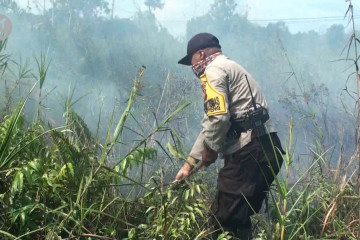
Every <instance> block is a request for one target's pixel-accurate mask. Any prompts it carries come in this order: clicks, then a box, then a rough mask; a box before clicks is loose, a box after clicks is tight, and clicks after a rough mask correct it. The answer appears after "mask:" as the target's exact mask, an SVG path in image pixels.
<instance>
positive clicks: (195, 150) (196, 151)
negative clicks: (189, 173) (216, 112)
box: [189, 115, 209, 164]
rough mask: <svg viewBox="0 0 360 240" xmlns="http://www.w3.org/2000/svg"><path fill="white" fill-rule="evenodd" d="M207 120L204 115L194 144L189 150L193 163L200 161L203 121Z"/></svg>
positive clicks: (202, 145)
mask: <svg viewBox="0 0 360 240" xmlns="http://www.w3.org/2000/svg"><path fill="white" fill-rule="evenodd" d="M207 121H209V119H208V117H207V116H206V115H205V116H204V118H203V120H202V129H201V132H200V133H199V135H198V137H197V139H196V141H195V143H194V146H193V147H192V149H191V151H190V154H189V155H190V157H192V158H194V159H195V163H196V164H197V163H198V162H199V161H201V153H202V151H203V150H204V140H205V129H204V125H205V123H206V122H207Z"/></svg>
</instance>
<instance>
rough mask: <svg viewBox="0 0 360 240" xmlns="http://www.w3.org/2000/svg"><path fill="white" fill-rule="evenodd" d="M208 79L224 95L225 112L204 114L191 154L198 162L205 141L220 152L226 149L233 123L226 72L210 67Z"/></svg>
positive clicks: (207, 72)
mask: <svg viewBox="0 0 360 240" xmlns="http://www.w3.org/2000/svg"><path fill="white" fill-rule="evenodd" d="M206 79H207V81H208V83H209V84H210V85H211V87H212V88H213V89H214V90H216V91H217V92H218V93H219V94H221V95H222V96H224V99H225V113H224V112H222V113H219V114H216V113H214V114H210V113H208V114H205V115H204V119H203V121H202V130H201V132H200V134H199V136H198V138H197V139H196V141H195V144H194V146H193V148H192V150H191V152H190V156H191V157H192V158H194V159H195V160H196V162H198V161H201V153H202V151H203V150H204V142H205V143H206V145H208V146H209V147H210V148H211V149H212V150H214V151H216V152H218V153H220V152H222V151H224V149H223V147H224V142H225V138H226V134H227V132H228V130H229V128H230V125H231V123H230V113H229V103H228V85H227V84H228V83H227V75H226V73H225V72H224V71H223V70H222V69H220V68H218V67H215V66H214V67H209V68H208V69H206ZM205 98H206V97H205V95H204V100H205ZM208 115H210V116H208Z"/></svg>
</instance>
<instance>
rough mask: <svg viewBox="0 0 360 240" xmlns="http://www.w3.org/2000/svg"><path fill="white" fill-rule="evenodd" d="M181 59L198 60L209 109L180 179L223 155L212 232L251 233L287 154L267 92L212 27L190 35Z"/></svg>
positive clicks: (246, 236) (191, 63) (246, 235)
mask: <svg viewBox="0 0 360 240" xmlns="http://www.w3.org/2000/svg"><path fill="white" fill-rule="evenodd" d="M178 63H179V64H183V65H187V66H192V69H193V72H194V74H195V75H196V76H197V77H198V78H199V79H200V80H201V85H202V90H203V97H204V111H205V115H204V119H203V121H202V131H201V132H200V134H199V136H198V138H197V140H196V141H195V144H194V146H193V148H192V150H191V152H190V154H189V157H188V159H187V162H186V163H185V164H184V166H183V167H182V168H181V169H180V171H179V173H178V174H177V176H176V180H181V179H184V178H186V177H188V176H189V174H190V172H191V171H192V170H193V168H194V166H195V165H197V166H199V168H201V167H202V166H206V167H207V166H209V165H210V164H212V163H214V162H215V160H216V159H217V158H218V156H219V155H222V156H223V157H224V161H225V164H224V167H223V168H222V169H221V170H220V172H219V176H218V186H217V190H218V191H217V194H216V197H215V200H214V202H213V204H212V207H211V211H212V214H211V217H210V219H209V223H210V227H212V228H213V230H214V233H213V234H212V236H211V238H212V239H217V236H218V235H219V234H220V233H221V232H222V230H221V229H223V230H224V231H228V232H232V233H233V234H234V235H235V236H236V237H238V238H240V239H241V240H248V239H251V231H252V229H251V220H250V216H251V215H253V214H254V211H255V212H256V213H257V212H259V211H260V208H261V206H262V202H263V200H264V199H265V197H266V193H267V191H268V190H269V186H270V185H271V183H272V182H273V180H274V178H275V177H276V176H275V175H276V174H277V173H278V172H279V170H280V168H281V165H282V162H283V160H282V154H284V151H283V150H282V147H281V143H280V140H279V138H278V136H277V133H276V130H275V128H274V127H273V126H272V125H271V123H270V119H269V118H270V117H269V114H268V106H267V103H266V100H265V96H264V94H263V93H262V92H261V89H260V87H259V86H258V84H257V83H256V82H255V80H254V79H253V78H252V77H251V75H250V74H249V73H248V72H247V71H246V70H245V69H244V68H242V67H241V66H240V65H239V64H237V63H236V62H234V61H231V60H230V59H229V58H227V57H226V56H224V55H223V54H222V51H221V46H220V44H219V40H218V39H217V38H216V37H215V36H213V35H211V34H209V33H200V34H197V35H195V36H194V37H193V38H192V39H190V41H189V42H188V47H187V55H186V56H185V57H184V58H183V59H181V60H180V61H179V62H178ZM199 162H200V164H199ZM270 166H271V168H272V169H273V172H272V171H271V169H270ZM249 204H250V205H251V206H249Z"/></svg>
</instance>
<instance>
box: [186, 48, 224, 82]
mask: <svg viewBox="0 0 360 240" xmlns="http://www.w3.org/2000/svg"><path fill="white" fill-rule="evenodd" d="M220 55H222V53H221V52H218V53H214V54H212V55H210V56H208V57H207V58H205V59H204V60H202V61H200V62H198V63H195V64H194V65H193V66H192V70H193V72H194V74H195V76H196V77H198V78H200V76H201V75H202V74H203V73H204V72H205V69H206V67H207V66H208V65H209V64H210V63H211V62H212V61H214V59H215V58H216V57H217V56H220Z"/></svg>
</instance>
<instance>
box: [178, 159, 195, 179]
mask: <svg viewBox="0 0 360 240" xmlns="http://www.w3.org/2000/svg"><path fill="white" fill-rule="evenodd" d="M192 169H193V166H191V165H190V164H189V163H187V162H186V163H185V164H184V166H183V167H182V168H181V169H180V171H179V172H178V174H177V175H176V177H175V180H178V181H180V180H183V179H185V178H187V177H189V175H190V171H191V170H192Z"/></svg>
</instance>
